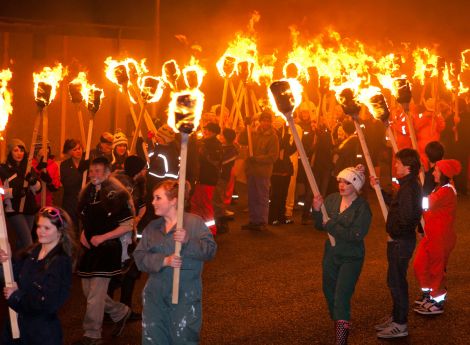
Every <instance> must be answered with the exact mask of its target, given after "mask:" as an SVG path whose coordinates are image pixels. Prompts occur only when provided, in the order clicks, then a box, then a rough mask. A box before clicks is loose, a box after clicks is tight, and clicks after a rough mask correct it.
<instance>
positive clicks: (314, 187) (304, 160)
mask: <svg viewBox="0 0 470 345" xmlns="http://www.w3.org/2000/svg"><path fill="white" fill-rule="evenodd" d="M285 117H286V119H287V122H288V123H289V127H290V130H291V133H292V136H293V137H294V142H295V146H296V147H297V151H298V152H299V156H300V161H301V162H302V165H303V167H304V170H305V175H307V180H308V183H309V185H310V188H311V189H312V192H313V194H314V195H320V190H319V189H318V185H317V182H316V181H315V176H313V171H312V167H311V166H310V164H309V161H308V158H307V154H306V153H305V149H304V146H303V145H302V141H301V140H300V137H299V133H297V129H296V127H295V123H294V118H293V117H292V114H285ZM321 213H322V215H323V220H324V221H327V220H328V219H329V218H330V217H328V213H327V212H326V208H325V205H322V206H321ZM328 237H329V239H330V244H331V246H332V247H334V246H335V245H336V240H335V238H334V237H333V236H331V235H330V234H328Z"/></svg>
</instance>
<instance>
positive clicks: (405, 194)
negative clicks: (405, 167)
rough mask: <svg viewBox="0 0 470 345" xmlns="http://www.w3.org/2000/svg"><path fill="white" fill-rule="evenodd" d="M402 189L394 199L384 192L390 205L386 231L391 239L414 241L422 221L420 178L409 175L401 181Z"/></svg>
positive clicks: (399, 180)
mask: <svg viewBox="0 0 470 345" xmlns="http://www.w3.org/2000/svg"><path fill="white" fill-rule="evenodd" d="M398 182H399V183H400V189H399V190H398V192H397V193H396V195H395V196H394V197H392V196H391V195H389V194H387V193H385V192H384V191H382V194H383V196H384V199H385V202H386V203H387V204H388V205H389V210H388V217H387V223H386V230H387V232H388V234H389V235H390V237H391V238H393V239H394V240H397V239H412V238H415V237H416V233H415V230H416V227H417V226H418V224H419V222H420V219H421V213H422V208H421V201H422V188H421V183H420V182H419V180H418V177H417V176H416V175H413V174H408V175H406V176H404V177H402V178H400V179H398Z"/></svg>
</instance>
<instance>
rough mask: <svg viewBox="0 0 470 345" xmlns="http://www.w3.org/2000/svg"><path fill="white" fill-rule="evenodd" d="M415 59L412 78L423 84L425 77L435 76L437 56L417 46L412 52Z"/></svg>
mask: <svg viewBox="0 0 470 345" xmlns="http://www.w3.org/2000/svg"><path fill="white" fill-rule="evenodd" d="M412 55H413V58H414V61H415V73H414V75H413V78H416V79H418V80H419V81H420V83H421V84H424V81H425V80H426V79H427V78H431V77H436V76H437V60H438V56H437V55H435V53H434V52H432V51H430V50H429V49H427V48H417V49H415V50H414V51H413V53H412Z"/></svg>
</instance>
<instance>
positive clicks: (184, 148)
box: [171, 133, 189, 304]
mask: <svg viewBox="0 0 470 345" xmlns="http://www.w3.org/2000/svg"><path fill="white" fill-rule="evenodd" d="M188 136H189V135H188V134H187V133H181V154H180V171H179V180H178V208H177V210H176V230H178V229H182V228H183V216H184V194H185V193H184V192H185V187H186V161H187V157H188ZM180 254H181V242H175V255H176V256H180ZM179 286H180V269H179V268H174V269H173V293H172V296H171V303H173V304H178V299H179Z"/></svg>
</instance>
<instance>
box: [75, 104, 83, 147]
mask: <svg viewBox="0 0 470 345" xmlns="http://www.w3.org/2000/svg"><path fill="white" fill-rule="evenodd" d="M75 106H76V108H77V116H78V124H79V125H80V134H81V137H82V145H83V144H84V143H85V140H86V136H85V125H84V124H83V114H82V109H81V108H80V103H78V104H76V105H75Z"/></svg>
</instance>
